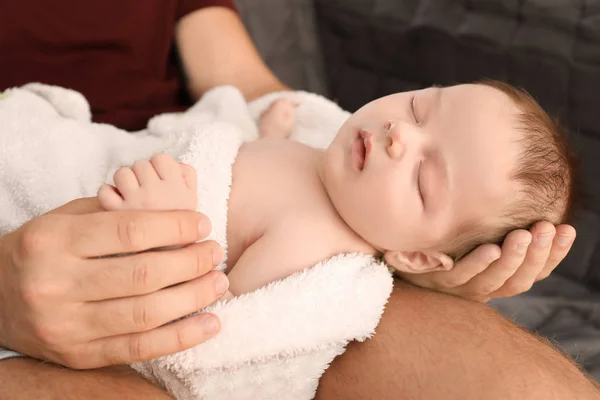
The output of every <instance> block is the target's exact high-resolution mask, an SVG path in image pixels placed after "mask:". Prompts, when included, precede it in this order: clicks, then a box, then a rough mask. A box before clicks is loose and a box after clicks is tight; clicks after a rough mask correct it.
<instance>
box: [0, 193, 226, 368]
mask: <svg viewBox="0 0 600 400" xmlns="http://www.w3.org/2000/svg"><path fill="white" fill-rule="evenodd" d="M209 232H210V222H209V221H208V219H207V218H206V217H204V216H202V215H200V214H198V213H195V212H191V211H169V212H158V211H117V212H102V211H100V206H99V203H98V201H97V199H96V198H94V199H82V200H77V201H74V202H71V203H69V204H67V205H66V206H64V207H62V208H60V209H57V210H55V211H53V212H51V213H48V214H46V215H43V216H41V217H39V218H36V219H34V220H32V221H30V222H29V223H27V224H25V225H24V226H23V227H21V228H20V229H19V230H17V231H15V232H13V233H10V234H7V235H5V236H3V237H0V345H2V346H5V347H9V348H12V349H14V350H16V351H19V352H21V353H24V354H27V355H30V356H32V357H36V358H40V359H44V360H49V361H53V362H56V363H59V364H63V365H66V366H68V367H71V368H75V369H85V368H95V367H100V366H105V365H110V364H124V363H131V362H134V361H138V360H145V359H150V358H154V357H158V356H161V355H164V354H168V353H173V352H177V351H181V350H184V349H186V348H189V347H192V346H194V345H197V344H199V343H202V342H204V341H205V340H207V339H209V338H210V337H212V336H214V335H215V334H216V333H217V331H218V330H219V328H220V323H219V321H218V319H217V317H216V316H214V315H211V314H198V315H195V316H193V317H190V318H186V319H183V320H180V321H177V322H175V323H172V324H168V323H169V322H171V321H174V320H176V319H178V318H180V317H183V316H186V315H188V314H190V313H193V312H195V311H197V310H199V309H201V308H203V307H205V306H206V305H208V304H210V303H212V302H214V301H215V300H217V299H218V298H219V297H220V296H221V295H222V294H223V293H225V291H226V290H227V288H228V281H227V278H226V277H225V275H224V274H222V273H221V272H217V271H212V269H213V268H214V266H216V265H218V263H219V262H220V261H221V258H222V252H221V250H220V248H219V247H218V246H217V245H216V243H214V242H209V241H206V242H202V243H195V242H196V241H198V240H201V239H203V238H204V237H206V235H207V234H208V233H209ZM190 243H192V244H190ZM184 245H187V246H185V247H180V248H177V249H175V250H170V251H160V252H143V253H139V254H129V255H128V254H127V253H134V252H136V253H137V252H140V251H144V250H149V249H154V248H158V247H165V246H184ZM114 254H120V256H118V257H104V256H108V255H114ZM166 324H168V325H166Z"/></svg>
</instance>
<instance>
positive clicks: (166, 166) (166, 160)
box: [150, 153, 181, 180]
mask: <svg viewBox="0 0 600 400" xmlns="http://www.w3.org/2000/svg"><path fill="white" fill-rule="evenodd" d="M150 163H151V164H152V166H153V167H154V170H155V171H156V173H157V174H158V177H159V178H160V179H162V180H175V179H180V178H181V171H180V168H179V163H178V162H177V161H175V160H174V159H173V157H171V156H170V155H168V154H166V153H160V154H157V155H155V156H154V157H152V158H151V159H150Z"/></svg>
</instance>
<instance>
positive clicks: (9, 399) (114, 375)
mask: <svg viewBox="0 0 600 400" xmlns="http://www.w3.org/2000/svg"><path fill="white" fill-rule="evenodd" d="M0 398H1V399H3V400H29V399H35V400H80V399H98V400H101V399H107V400H114V399H127V400H134V399H139V400H142V399H143V400H169V399H171V397H170V396H168V395H167V394H165V393H164V392H163V391H162V390H160V389H158V388H157V387H155V386H153V385H152V384H150V383H149V382H148V381H146V380H145V379H144V378H142V377H141V376H140V375H138V374H137V373H136V372H135V371H134V370H132V369H131V368H129V367H125V366H121V367H106V368H99V369H94V370H87V371H74V370H70V369H67V368H63V367H59V366H57V365H55V364H49V363H44V362H41V361H38V360H33V359H31V358H14V359H10V360H6V361H2V362H0Z"/></svg>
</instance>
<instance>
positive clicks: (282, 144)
mask: <svg viewBox="0 0 600 400" xmlns="http://www.w3.org/2000/svg"><path fill="white" fill-rule="evenodd" d="M293 107H294V105H293V104H291V103H289V102H287V101H285V100H283V101H282V100H280V101H276V102H275V103H274V104H272V105H271V107H270V108H269V109H268V110H267V111H266V112H265V113H264V114H263V115H262V117H261V120H260V123H259V128H260V132H261V140H257V141H254V142H250V143H247V144H244V145H243V146H242V147H241V148H240V150H239V153H238V156H237V158H236V161H235V163H234V165H233V184H232V189H231V194H230V198H229V202H228V215H227V221H228V222H227V242H228V261H227V271H226V272H227V273H228V277H229V281H230V291H231V292H232V293H233V294H234V295H240V294H242V293H247V292H251V291H253V290H255V289H257V288H260V287H262V286H264V285H265V284H267V283H269V282H271V281H274V280H278V279H281V278H284V277H286V276H288V275H290V274H292V273H294V272H296V271H299V270H302V269H304V268H307V267H308V266H312V265H315V264H316V263H318V262H319V261H322V260H324V259H327V258H329V257H332V256H334V255H337V254H340V253H354V252H362V253H367V254H372V255H376V256H379V255H381V256H383V257H384V259H385V261H386V262H387V263H388V265H389V266H391V267H393V268H394V269H396V270H398V271H402V272H408V273H424V272H431V271H441V270H449V269H451V268H452V267H453V265H454V263H455V262H456V260H458V259H460V258H461V257H462V256H464V255H465V254H466V253H468V252H469V251H470V250H471V249H473V248H474V247H476V246H477V245H479V244H481V243H487V242H498V241H501V240H502V239H503V237H504V236H505V235H506V234H507V233H508V232H509V231H512V230H513V229H515V228H528V227H529V226H530V225H531V224H532V223H534V222H536V221H538V220H548V221H550V222H553V223H555V224H559V223H562V222H564V221H565V220H566V219H567V216H568V211H569V209H570V208H571V203H572V198H573V186H574V185H573V176H572V175H573V173H572V165H571V161H570V156H569V153H568V150H567V147H566V140H565V134H564V133H563V131H562V130H561V128H560V126H559V125H558V124H557V123H555V122H554V121H553V120H552V119H551V118H550V117H549V116H548V115H547V114H546V113H545V112H544V111H543V110H542V109H541V107H540V106H539V105H538V104H537V103H536V102H535V100H533V99H532V98H531V97H530V96H529V95H527V94H526V93H525V92H523V91H520V90H518V89H515V88H513V87H511V86H509V85H507V84H503V83H499V82H494V81H486V82H483V83H479V84H469V85H459V86H452V87H444V88H441V87H431V88H428V89H424V90H419V91H413V92H405V93H397V94H393V95H390V96H386V97H383V98H380V99H377V100H375V101H373V102H371V103H369V104H367V105H365V106H363V107H362V108H361V109H359V110H358V111H357V112H355V113H354V114H353V115H352V116H351V117H350V118H349V119H348V120H347V121H346V122H345V123H344V124H343V126H342V127H341V128H340V130H339V132H338V134H337V136H336V138H335V140H334V141H333V143H332V144H331V145H330V146H329V148H328V149H327V150H326V151H321V150H317V149H314V148H310V147H307V146H305V145H303V144H300V143H297V142H294V141H290V140H286V137H287V136H288V135H289V133H290V132H291V130H292V128H293V125H294V109H293ZM114 182H115V186H114V187H113V186H109V185H104V186H103V187H101V188H100V190H99V192H98V198H99V200H100V202H101V204H102V205H103V207H105V208H106V209H108V210H119V209H142V208H143V209H161V210H164V209H196V203H197V192H196V187H195V184H196V183H195V178H194V171H193V170H192V169H191V167H188V166H186V165H183V164H179V163H177V162H176V161H175V160H173V159H172V158H170V157H169V156H167V155H165V154H160V155H157V156H155V157H153V158H152V159H151V160H150V161H139V162H137V163H136V164H135V165H134V166H133V167H132V168H121V169H119V170H118V171H117V172H116V173H115V175H114Z"/></svg>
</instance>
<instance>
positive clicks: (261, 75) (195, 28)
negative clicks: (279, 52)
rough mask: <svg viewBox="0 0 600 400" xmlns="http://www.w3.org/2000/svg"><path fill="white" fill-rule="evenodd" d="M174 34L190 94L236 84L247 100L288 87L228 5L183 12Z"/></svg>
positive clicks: (194, 95)
mask: <svg viewBox="0 0 600 400" xmlns="http://www.w3.org/2000/svg"><path fill="white" fill-rule="evenodd" d="M176 37H177V46H178V49H179V53H180V55H181V58H182V61H183V67H184V70H185V72H186V75H187V78H188V89H189V92H190V93H191V95H192V96H193V97H196V98H199V97H200V96H201V95H202V94H203V93H204V92H206V91H207V90H209V89H211V88H214V87H216V86H220V85H233V86H236V87H237V88H238V89H240V91H241V92H242V93H243V94H244V97H245V98H246V100H248V101H250V100H253V99H255V98H258V97H260V96H263V95H265V94H267V93H270V92H276V91H280V90H288V89H289V88H288V87H287V86H285V85H284V84H283V83H282V82H281V81H280V80H279V78H277V77H276V76H275V74H274V73H273V72H272V71H271V69H270V68H269V67H267V65H266V64H265V62H264V61H263V60H262V58H261V56H260V54H259V53H258V51H257V50H256V47H255V46H254V43H253V42H252V39H251V38H250V36H249V35H248V32H247V31H246V29H245V27H244V24H243V23H242V21H241V19H240V17H239V16H238V15H237V14H236V13H235V12H233V11H231V10H229V9H226V8H222V7H208V8H203V9H200V10H198V11H195V12H193V13H191V14H189V15H187V16H185V17H184V18H183V19H182V20H181V22H179V24H178V26H177V31H176Z"/></svg>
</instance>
